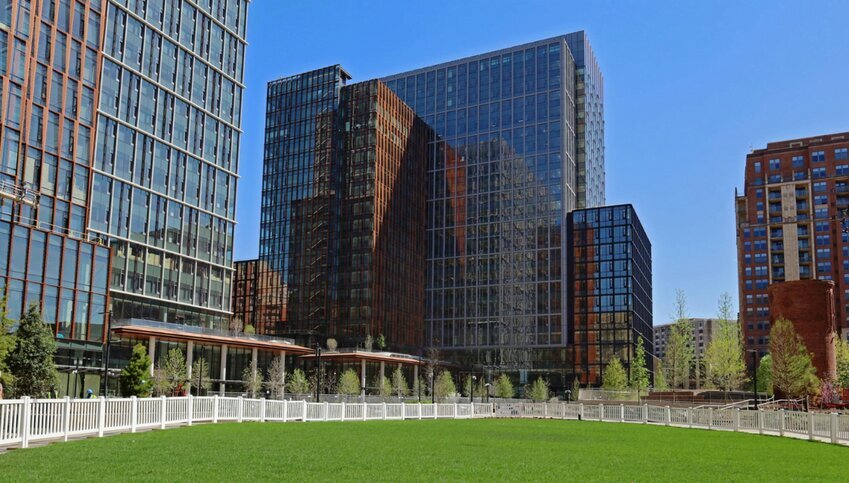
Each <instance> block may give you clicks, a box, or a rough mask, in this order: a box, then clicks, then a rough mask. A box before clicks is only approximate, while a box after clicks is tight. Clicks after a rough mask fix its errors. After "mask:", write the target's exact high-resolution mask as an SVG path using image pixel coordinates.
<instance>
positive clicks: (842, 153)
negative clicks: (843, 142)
mask: <svg viewBox="0 0 849 483" xmlns="http://www.w3.org/2000/svg"><path fill="white" fill-rule="evenodd" d="M834 159H849V152H847V148H838V149H835V150H834Z"/></svg>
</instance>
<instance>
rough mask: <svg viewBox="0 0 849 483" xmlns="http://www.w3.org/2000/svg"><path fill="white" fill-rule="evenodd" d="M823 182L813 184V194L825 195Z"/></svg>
mask: <svg viewBox="0 0 849 483" xmlns="http://www.w3.org/2000/svg"><path fill="white" fill-rule="evenodd" d="M825 191H826V188H825V181H817V182H816V183H814V193H825Z"/></svg>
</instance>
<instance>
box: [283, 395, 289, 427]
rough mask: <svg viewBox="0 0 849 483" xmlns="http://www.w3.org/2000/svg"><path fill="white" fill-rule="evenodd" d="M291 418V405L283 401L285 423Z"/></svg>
mask: <svg viewBox="0 0 849 483" xmlns="http://www.w3.org/2000/svg"><path fill="white" fill-rule="evenodd" d="M288 417H289V403H288V402H287V401H286V400H285V399H284V400H283V422H284V423H285V422H286V419H287V418H288Z"/></svg>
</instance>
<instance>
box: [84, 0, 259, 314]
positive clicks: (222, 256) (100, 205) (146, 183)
mask: <svg viewBox="0 0 849 483" xmlns="http://www.w3.org/2000/svg"><path fill="white" fill-rule="evenodd" d="M104 3H105V4H104V12H103V13H104V15H103V23H104V24H105V35H104V40H103V54H104V55H103V61H102V62H103V63H102V72H101V77H100V78H101V90H100V98H99V102H98V106H97V122H96V124H97V131H96V134H95V140H96V143H95V149H94V158H93V161H92V164H93V178H92V180H91V182H92V198H93V199H92V200H91V203H90V208H91V209H90V217H89V220H88V221H89V223H88V227H89V228H90V230H91V231H93V232H95V233H98V234H101V235H102V236H104V237H106V238H108V239H109V241H110V245H111V249H112V268H111V280H110V289H111V295H112V307H113V317H114V318H116V319H123V318H139V319H153V320H160V321H166V322H178V323H185V324H190V325H202V326H205V327H210V328H219V329H221V328H226V327H227V324H228V320H229V314H230V303H231V284H230V280H231V276H232V247H233V230H234V223H235V199H236V180H237V175H236V173H237V171H238V156H239V151H238V146H239V137H240V129H239V126H240V122H241V118H240V114H241V98H242V90H243V88H244V86H243V84H242V81H243V65H244V52H245V26H246V20H247V7H248V2H247V1H246V0H207V1H203V2H192V1H187V0H151V1H135V0H110V1H108V2H104Z"/></svg>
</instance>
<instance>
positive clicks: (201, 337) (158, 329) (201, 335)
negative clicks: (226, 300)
mask: <svg viewBox="0 0 849 483" xmlns="http://www.w3.org/2000/svg"><path fill="white" fill-rule="evenodd" d="M110 325H111V331H112V333H113V334H115V335H118V336H121V337H138V338H149V337H156V338H157V339H160V340H170V341H175V342H189V341H192V342H194V343H196V344H214V345H227V346H229V347H242V348H245V349H260V350H267V351H286V353H288V354H312V353H313V350H312V349H309V348H307V347H303V346H299V345H296V344H295V343H294V341H292V340H291V339H284V338H276V337H269V336H264V335H245V334H239V335H235V334H232V333H229V332H225V331H219V330H213V329H207V328H204V327H195V326H191V325H182V324H171V323H168V322H158V321H153V320H142V319H121V320H116V321H114V322H112V324H110Z"/></svg>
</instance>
